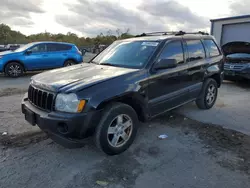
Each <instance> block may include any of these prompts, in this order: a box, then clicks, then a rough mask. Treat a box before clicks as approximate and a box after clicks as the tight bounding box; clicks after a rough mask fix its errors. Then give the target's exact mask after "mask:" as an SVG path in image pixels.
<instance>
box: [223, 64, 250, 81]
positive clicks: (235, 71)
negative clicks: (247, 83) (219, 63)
mask: <svg viewBox="0 0 250 188" xmlns="http://www.w3.org/2000/svg"><path fill="white" fill-rule="evenodd" d="M224 74H225V78H245V79H250V67H249V65H247V64H229V63H227V64H225V65H224Z"/></svg>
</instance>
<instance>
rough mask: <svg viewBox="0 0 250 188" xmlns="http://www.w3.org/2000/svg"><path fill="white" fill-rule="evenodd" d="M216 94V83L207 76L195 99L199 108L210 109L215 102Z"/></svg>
mask: <svg viewBox="0 0 250 188" xmlns="http://www.w3.org/2000/svg"><path fill="white" fill-rule="evenodd" d="M217 94H218V84H217V82H216V81H215V80H214V79H212V78H208V79H207V80H206V81H205V82H204V84H203V88H202V91H201V93H200V96H199V97H198V98H197V99H196V105H197V106H198V108H200V109H210V108H212V107H213V105H214V103H215V102H216V99H217Z"/></svg>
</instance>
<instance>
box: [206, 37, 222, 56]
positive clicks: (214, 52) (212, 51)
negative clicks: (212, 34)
mask: <svg viewBox="0 0 250 188" xmlns="http://www.w3.org/2000/svg"><path fill="white" fill-rule="evenodd" d="M203 42H204V44H205V47H206V49H207V51H208V55H209V57H216V56H219V55H220V51H219V49H218V47H217V45H216V44H215V42H214V41H213V40H212V39H205V40H203Z"/></svg>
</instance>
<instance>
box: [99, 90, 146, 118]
mask: <svg viewBox="0 0 250 188" xmlns="http://www.w3.org/2000/svg"><path fill="white" fill-rule="evenodd" d="M113 102H120V103H124V104H127V105H129V106H131V107H132V108H133V109H134V110H135V112H136V114H137V116H138V119H139V120H140V121H142V122H145V121H146V120H147V119H148V117H149V112H148V108H147V106H146V104H145V103H144V102H143V98H142V96H140V95H139V94H137V93H134V92H130V93H127V94H125V95H122V96H117V97H114V98H111V99H108V100H105V101H103V102H101V103H100V104H99V105H98V106H97V108H96V109H97V110H100V109H103V108H104V107H105V106H106V105H108V104H111V103H113Z"/></svg>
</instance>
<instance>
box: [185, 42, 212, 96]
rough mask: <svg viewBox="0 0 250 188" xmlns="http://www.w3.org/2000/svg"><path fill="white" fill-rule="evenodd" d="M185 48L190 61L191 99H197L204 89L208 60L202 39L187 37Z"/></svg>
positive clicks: (187, 59) (188, 61)
mask: <svg viewBox="0 0 250 188" xmlns="http://www.w3.org/2000/svg"><path fill="white" fill-rule="evenodd" d="M185 50H186V54H187V56H186V57H187V58H186V61H187V63H188V75H189V77H188V82H189V85H190V87H189V93H190V96H189V97H190V99H195V98H197V96H198V95H199V93H200V91H201V89H202V83H203V80H204V77H205V72H206V65H207V64H208V60H207V59H206V52H205V48H204V46H203V44H202V42H201V40H200V39H185Z"/></svg>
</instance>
